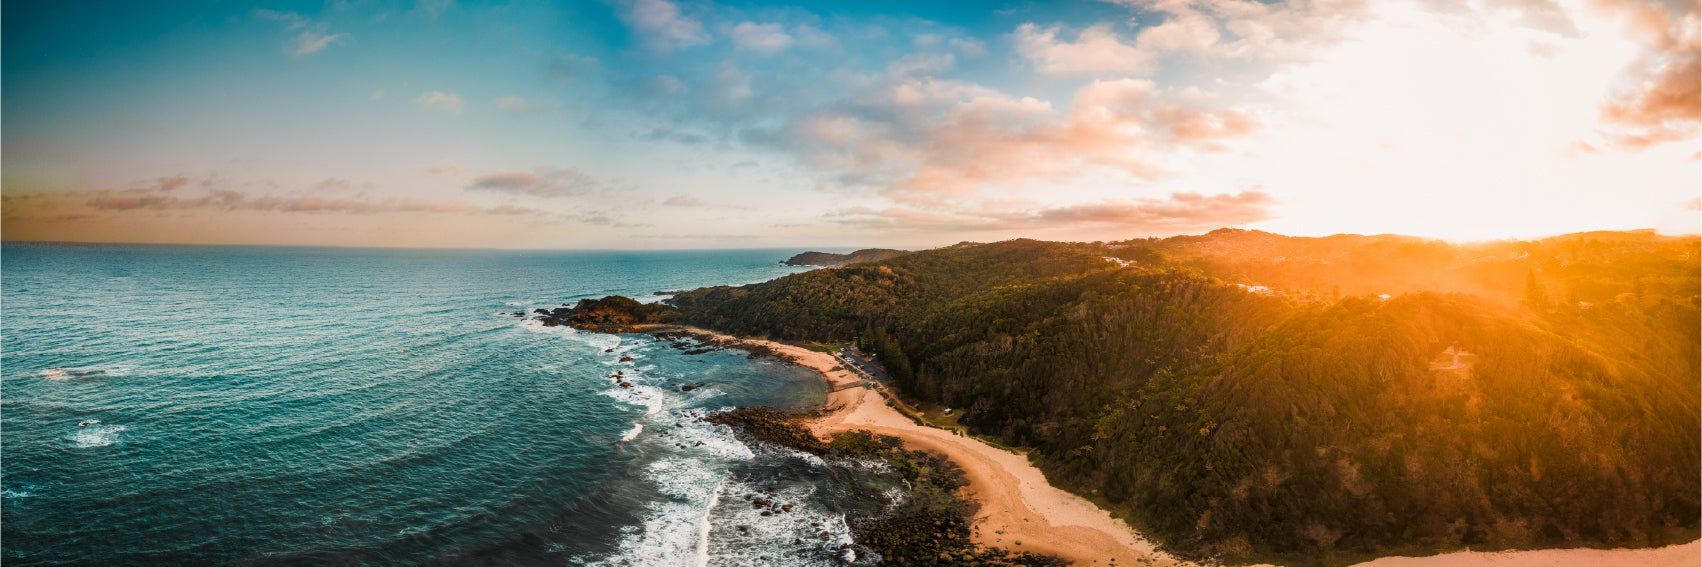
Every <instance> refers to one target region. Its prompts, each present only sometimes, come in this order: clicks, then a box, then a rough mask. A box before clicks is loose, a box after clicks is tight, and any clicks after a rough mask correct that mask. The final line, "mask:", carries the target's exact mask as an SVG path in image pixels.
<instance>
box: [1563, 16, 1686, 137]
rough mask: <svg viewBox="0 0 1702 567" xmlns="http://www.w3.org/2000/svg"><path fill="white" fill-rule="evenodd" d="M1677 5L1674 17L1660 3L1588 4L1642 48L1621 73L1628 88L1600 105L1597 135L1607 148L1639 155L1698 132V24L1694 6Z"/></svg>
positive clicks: (1611, 94) (1613, 94)
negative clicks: (1627, 82)
mask: <svg viewBox="0 0 1702 567" xmlns="http://www.w3.org/2000/svg"><path fill="white" fill-rule="evenodd" d="M1679 6H1681V8H1679V12H1678V13H1676V14H1675V13H1673V11H1672V10H1670V9H1669V8H1668V7H1666V6H1665V5H1663V4H1658V3H1649V2H1641V1H1634V0H1595V1H1594V2H1593V4H1592V7H1593V8H1595V10H1596V12H1597V13H1598V14H1600V15H1603V16H1606V17H1607V18H1610V19H1612V20H1614V21H1618V22H1619V23H1620V26H1621V29H1622V33H1623V34H1624V35H1625V36H1627V37H1629V38H1630V39H1631V40H1633V41H1635V42H1636V43H1637V44H1639V45H1640V46H1641V47H1642V48H1643V51H1642V53H1640V54H1639V56H1638V57H1637V60H1636V61H1634V62H1632V64H1631V66H1630V67H1629V68H1627V69H1626V70H1625V74H1626V75H1628V76H1629V77H1631V84H1630V85H1629V87H1628V88H1623V89H1620V90H1618V91H1616V92H1613V93H1610V94H1609V96H1608V98H1607V100H1606V101H1604V102H1603V103H1602V105H1601V109H1600V112H1601V122H1602V129H1601V130H1600V131H1599V132H1598V134H1600V135H1601V136H1602V137H1603V138H1604V139H1605V142H1604V145H1606V146H1607V147H1609V148H1611V149H1617V150H1625V151H1638V150H1643V149H1646V148H1650V147H1653V146H1657V145H1661V144H1665V143H1668V142H1675V141H1679V140H1686V139H1690V138H1694V137H1696V135H1697V134H1698V132H1699V131H1702V128H1699V126H1702V29H1699V28H1702V19H1699V17H1698V5H1697V3H1696V2H1683V3H1680V4H1679ZM1583 147H1585V148H1590V147H1591V146H1589V145H1587V144H1585V145H1584V146H1583Z"/></svg>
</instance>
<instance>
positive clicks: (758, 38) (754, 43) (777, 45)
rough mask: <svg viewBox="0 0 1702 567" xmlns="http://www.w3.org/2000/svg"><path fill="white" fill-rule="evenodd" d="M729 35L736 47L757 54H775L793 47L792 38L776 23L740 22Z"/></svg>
mask: <svg viewBox="0 0 1702 567" xmlns="http://www.w3.org/2000/svg"><path fill="white" fill-rule="evenodd" d="M729 35H730V36H732V38H733V44H734V45H737V46H739V47H740V48H741V49H746V50H749V51H754V52H757V53H775V52H777V51H780V50H782V49H786V48H787V47H790V46H791V45H792V36H791V35H789V34H787V33H786V30H784V29H782V28H781V27H780V24H775V23H769V24H758V23H754V22H739V24H738V25H736V26H733V30H732V32H730V33H729Z"/></svg>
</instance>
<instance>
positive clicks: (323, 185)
mask: <svg viewBox="0 0 1702 567" xmlns="http://www.w3.org/2000/svg"><path fill="white" fill-rule="evenodd" d="M348 188H349V180H347V179H338V178H336V177H329V178H326V179H325V180H324V181H320V182H318V183H315V184H313V189H314V190H315V191H342V190H346V189H348Z"/></svg>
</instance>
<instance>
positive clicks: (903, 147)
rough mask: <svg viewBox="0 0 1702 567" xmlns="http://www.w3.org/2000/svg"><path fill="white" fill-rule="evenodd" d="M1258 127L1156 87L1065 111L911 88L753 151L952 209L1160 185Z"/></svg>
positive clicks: (910, 83)
mask: <svg viewBox="0 0 1702 567" xmlns="http://www.w3.org/2000/svg"><path fill="white" fill-rule="evenodd" d="M1260 128H1261V122H1260V121H1259V120H1258V119H1257V117H1256V116H1255V115H1254V114H1252V113H1250V112H1248V111H1246V110H1242V109H1239V108H1234V107H1231V108H1221V109H1215V110H1213V109H1203V108H1198V107H1196V105H1194V104H1193V103H1190V102H1189V101H1187V100H1184V99H1183V98H1180V97H1176V96H1170V95H1167V94H1165V93H1163V92H1162V91H1161V90H1160V89H1159V88H1158V87H1157V86H1156V85H1155V84H1154V83H1153V82H1151V81H1147V80H1136V79H1119V80H1115V81H1095V82H1093V83H1090V84H1088V85H1086V86H1084V87H1082V88H1081V89H1080V90H1078V91H1077V92H1076V95H1075V99H1074V101H1073V102H1072V103H1071V105H1070V108H1069V110H1068V111H1060V110H1059V109H1057V108H1054V107H1053V106H1052V104H1051V103H1049V102H1046V101H1041V100H1037V99H1034V98H1028V97H1022V98H1018V97H1014V96H1011V95H1007V94H1005V93H1002V92H999V91H995V90H993V89H988V88H986V87H982V86H980V85H976V84H973V83H967V82H961V81H948V80H940V79H914V78H906V79H897V80H894V82H892V83H889V84H888V85H886V86H885V87H884V88H881V89H876V90H874V91H872V92H871V93H868V94H866V95H865V96H863V97H862V98H861V99H859V100H857V101H855V102H854V103H851V104H845V105H842V106H840V107H837V108H832V109H826V110H823V111H819V112H816V113H812V114H808V115H805V116H802V117H799V118H796V119H794V120H792V121H791V122H789V123H788V125H787V126H786V127H785V128H784V129H783V130H781V131H780V132H777V133H775V134H774V135H773V137H772V138H771V139H761V138H759V139H757V140H756V141H758V142H761V143H767V144H770V145H773V146H775V147H779V148H783V149H785V150H787V151H789V152H792V153H793V154H794V155H796V156H798V157H799V158H800V159H801V160H802V161H804V162H805V163H806V164H809V165H812V166H814V167H817V168H819V169H824V170H828V171H833V172H837V173H838V174H840V180H841V182H843V183H849V184H854V185H869V186H874V187H876V188H878V189H879V190H880V191H881V194H882V195H884V196H886V197H888V198H891V199H894V200H895V201H898V202H901V203H905V204H909V205H913V206H924V207H937V208H950V207H953V206H957V205H961V204H962V203H964V202H968V201H972V200H975V199H977V198H978V197H980V195H981V189H982V188H983V187H986V186H1005V187H1009V186H1013V185H1016V184H1019V183H1021V182H1023V181H1026V180H1029V179H1046V180H1064V179H1069V178H1073V177H1076V176H1078V175H1080V174H1081V173H1082V172H1083V170H1084V168H1087V167H1102V168H1108V169H1110V170H1113V171H1117V172H1121V173H1122V174H1124V175H1127V176H1129V177H1132V178H1134V179H1142V180H1151V179H1157V178H1159V177H1162V176H1164V175H1165V173H1166V168H1165V167H1164V166H1163V165H1162V162H1163V161H1164V160H1165V159H1166V158H1167V156H1169V155H1171V154H1173V153H1175V152H1176V151H1179V150H1191V151H1196V152H1222V151H1226V150H1228V149H1229V146H1230V144H1231V143H1233V142H1234V141H1235V140H1238V139H1241V138H1247V137H1250V136H1252V135H1254V134H1256V133H1257V132H1259V131H1260ZM954 202H955V203H956V204H953V203H954Z"/></svg>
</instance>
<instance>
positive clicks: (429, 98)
mask: <svg viewBox="0 0 1702 567" xmlns="http://www.w3.org/2000/svg"><path fill="white" fill-rule="evenodd" d="M414 103H416V104H419V105H420V106H423V107H426V108H435V109H438V110H442V111H444V112H448V113H450V114H460V113H461V107H462V105H461V95H455V94H448V93H441V92H437V91H431V92H428V93H424V94H421V95H420V96H419V98H416V99H414Z"/></svg>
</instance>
